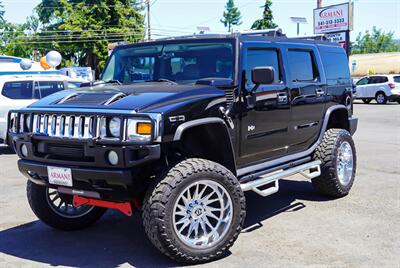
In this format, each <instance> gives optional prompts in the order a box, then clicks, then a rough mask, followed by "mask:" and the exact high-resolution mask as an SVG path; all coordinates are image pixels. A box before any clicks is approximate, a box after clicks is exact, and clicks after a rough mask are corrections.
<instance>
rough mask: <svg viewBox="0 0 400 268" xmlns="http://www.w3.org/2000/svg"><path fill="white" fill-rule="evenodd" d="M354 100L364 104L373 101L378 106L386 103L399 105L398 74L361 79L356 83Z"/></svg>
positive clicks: (399, 76) (399, 86) (399, 77)
mask: <svg viewBox="0 0 400 268" xmlns="http://www.w3.org/2000/svg"><path fill="white" fill-rule="evenodd" d="M356 99H361V100H362V101H363V102H364V103H370V102H371V101H372V100H375V101H376V102H377V103H378V104H386V103H387V102H388V101H396V102H398V103H400V74H399V75H372V76H365V77H362V78H361V79H360V80H358V81H357V83H356Z"/></svg>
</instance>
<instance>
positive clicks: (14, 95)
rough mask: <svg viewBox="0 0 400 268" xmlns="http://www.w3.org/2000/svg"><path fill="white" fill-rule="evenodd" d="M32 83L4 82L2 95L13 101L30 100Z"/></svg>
mask: <svg viewBox="0 0 400 268" xmlns="http://www.w3.org/2000/svg"><path fill="white" fill-rule="evenodd" d="M32 84H33V82H32V81H20V82H6V83H4V86H3V91H2V93H3V95H4V96H5V97H7V98H10V99H15V100H30V99H32Z"/></svg>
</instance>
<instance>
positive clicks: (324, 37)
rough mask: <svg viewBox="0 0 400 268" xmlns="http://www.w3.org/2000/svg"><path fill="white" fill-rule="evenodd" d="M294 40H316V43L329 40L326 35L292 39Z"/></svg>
mask: <svg viewBox="0 0 400 268" xmlns="http://www.w3.org/2000/svg"><path fill="white" fill-rule="evenodd" d="M292 38H293V39H301V40H315V41H325V40H328V38H326V36H325V35H323V34H320V35H311V36H301V37H292Z"/></svg>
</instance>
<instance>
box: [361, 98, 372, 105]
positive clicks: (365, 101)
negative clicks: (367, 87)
mask: <svg viewBox="0 0 400 268" xmlns="http://www.w3.org/2000/svg"><path fill="white" fill-rule="evenodd" d="M362 101H363V102H364V103H365V104H369V103H370V102H371V101H372V100H371V99H362Z"/></svg>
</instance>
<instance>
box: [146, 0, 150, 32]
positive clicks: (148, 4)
mask: <svg viewBox="0 0 400 268" xmlns="http://www.w3.org/2000/svg"><path fill="white" fill-rule="evenodd" d="M146 7H147V38H148V40H151V28H150V25H151V23H150V0H146Z"/></svg>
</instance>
